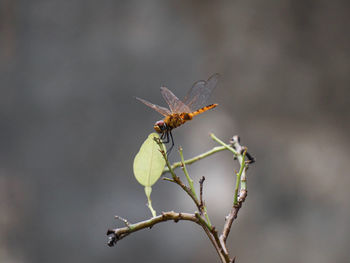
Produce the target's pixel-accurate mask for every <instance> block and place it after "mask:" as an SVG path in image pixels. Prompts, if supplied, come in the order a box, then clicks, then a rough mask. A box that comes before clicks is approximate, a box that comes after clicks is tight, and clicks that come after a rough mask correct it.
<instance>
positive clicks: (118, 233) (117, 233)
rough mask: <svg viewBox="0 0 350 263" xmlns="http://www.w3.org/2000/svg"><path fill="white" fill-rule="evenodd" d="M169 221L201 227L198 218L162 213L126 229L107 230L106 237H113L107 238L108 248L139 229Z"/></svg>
mask: <svg viewBox="0 0 350 263" xmlns="http://www.w3.org/2000/svg"><path fill="white" fill-rule="evenodd" d="M169 220H174V222H175V223H177V222H178V221H180V220H187V221H192V222H194V223H197V224H198V225H201V224H200V223H199V220H198V218H197V217H196V215H194V214H189V213H176V212H174V211H170V212H163V213H162V214H161V215H159V216H156V217H152V218H150V219H148V220H145V221H141V222H138V223H135V224H130V223H129V225H128V226H126V227H121V228H116V229H108V231H107V235H113V236H111V237H110V238H109V241H108V245H109V246H110V247H112V246H114V245H115V244H116V243H117V241H119V240H121V239H123V238H124V237H126V236H127V235H129V234H131V233H133V232H136V231H139V230H141V229H145V228H151V227H153V226H154V225H155V224H158V223H161V222H165V221H169Z"/></svg>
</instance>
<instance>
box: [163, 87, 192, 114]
mask: <svg viewBox="0 0 350 263" xmlns="http://www.w3.org/2000/svg"><path fill="white" fill-rule="evenodd" d="M160 92H161V93H162V95H163V98H164V99H165V101H166V103H167V104H168V105H169V108H170V110H171V112H172V113H181V112H190V108H189V107H187V106H186V105H185V104H184V103H183V102H182V101H181V100H179V99H178V97H176V96H175V95H174V93H172V92H171V91H170V90H169V89H168V88H166V87H161V88H160Z"/></svg>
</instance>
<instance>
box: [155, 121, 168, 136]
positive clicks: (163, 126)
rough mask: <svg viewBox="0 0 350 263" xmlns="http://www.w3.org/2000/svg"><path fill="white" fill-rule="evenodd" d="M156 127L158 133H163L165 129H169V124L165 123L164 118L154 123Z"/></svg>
mask: <svg viewBox="0 0 350 263" xmlns="http://www.w3.org/2000/svg"><path fill="white" fill-rule="evenodd" d="M154 129H155V130H156V132H158V133H163V132H164V131H166V130H167V126H166V124H165V122H164V121H163V120H161V121H157V122H156V123H155V124H154Z"/></svg>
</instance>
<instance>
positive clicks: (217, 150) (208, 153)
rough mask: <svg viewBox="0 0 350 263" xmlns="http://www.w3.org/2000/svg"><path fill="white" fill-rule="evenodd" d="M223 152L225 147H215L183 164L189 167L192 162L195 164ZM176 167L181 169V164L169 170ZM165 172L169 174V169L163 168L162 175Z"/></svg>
mask: <svg viewBox="0 0 350 263" xmlns="http://www.w3.org/2000/svg"><path fill="white" fill-rule="evenodd" d="M225 150H227V148H226V147H225V146H216V147H214V148H213V149H211V150H209V151H207V152H205V153H202V154H199V155H197V156H195V157H193V158H191V159H188V160H185V161H184V164H186V165H190V164H192V163H194V162H197V161H199V160H201V159H203V158H205V157H208V156H210V155H213V154H214V153H217V152H221V151H225ZM178 167H181V162H176V163H173V165H172V166H171V168H172V169H173V170H175V169H176V168H178ZM167 172H169V168H168V167H165V168H164V171H163V173H167Z"/></svg>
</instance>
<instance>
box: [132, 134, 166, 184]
mask: <svg viewBox="0 0 350 263" xmlns="http://www.w3.org/2000/svg"><path fill="white" fill-rule="evenodd" d="M154 138H159V135H158V134H157V133H151V134H150V135H149V136H148V138H147V139H146V140H145V142H144V143H143V144H142V146H141V148H140V150H139V152H138V153H137V154H136V156H135V159H134V175H135V178H136V180H137V181H138V182H139V183H140V184H141V185H143V186H152V185H153V184H154V183H155V182H157V180H158V179H159V177H160V176H161V175H162V172H163V170H164V166H165V160H164V158H163V155H162V154H161V152H160V151H159V146H158V144H157V143H156V142H155V141H154Z"/></svg>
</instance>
